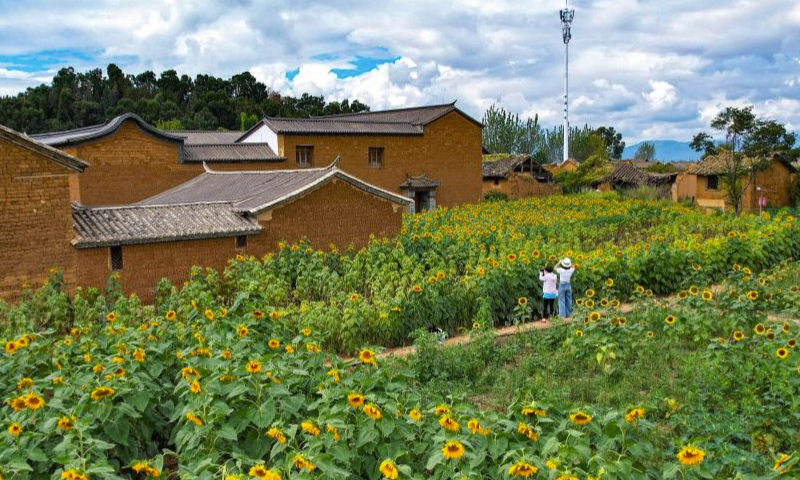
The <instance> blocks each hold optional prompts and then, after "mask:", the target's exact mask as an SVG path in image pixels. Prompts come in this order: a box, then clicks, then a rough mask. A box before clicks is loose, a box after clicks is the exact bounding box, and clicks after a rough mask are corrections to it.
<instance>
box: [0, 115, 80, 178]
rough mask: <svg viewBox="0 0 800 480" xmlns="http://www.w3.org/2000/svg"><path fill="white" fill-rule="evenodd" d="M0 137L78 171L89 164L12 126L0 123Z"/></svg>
mask: <svg viewBox="0 0 800 480" xmlns="http://www.w3.org/2000/svg"><path fill="white" fill-rule="evenodd" d="M0 137H3V138H5V139H6V141H8V142H10V143H12V144H14V145H17V146H18V147H20V148H24V149H26V150H29V151H32V152H34V153H38V154H39V155H42V156H44V157H46V158H48V159H49V160H51V161H53V162H55V163H58V164H59V165H62V166H64V167H67V168H70V169H73V170H76V171H79V172H83V170H84V169H85V168H86V167H88V166H89V163H87V162H85V161H83V160H81V159H80V158H78V157H76V156H74V155H71V154H69V153H67V152H64V151H62V150H59V149H57V148H54V147H51V146H50V145H47V144H46V143H42V142H40V141H39V140H37V139H35V138H33V137H31V136H28V135H26V134H25V133H22V132H18V131H16V130H14V129H13V128H9V127H6V126H5V125H0Z"/></svg>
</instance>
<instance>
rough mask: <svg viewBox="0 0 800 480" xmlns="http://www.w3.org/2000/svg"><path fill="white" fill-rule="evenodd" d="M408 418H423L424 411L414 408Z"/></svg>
mask: <svg viewBox="0 0 800 480" xmlns="http://www.w3.org/2000/svg"><path fill="white" fill-rule="evenodd" d="M408 418H410V419H411V420H414V421H417V420H419V419H421V418H422V413H421V412H420V411H419V410H417V409H416V408H414V409H412V410H411V411H410V412H408Z"/></svg>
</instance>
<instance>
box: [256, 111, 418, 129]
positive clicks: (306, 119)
mask: <svg viewBox="0 0 800 480" xmlns="http://www.w3.org/2000/svg"><path fill="white" fill-rule="evenodd" d="M375 113H379V112H375ZM381 113H382V112H381ZM264 120H266V121H273V120H286V121H290V122H298V121H299V122H331V123H333V122H336V123H369V124H370V125H384V124H385V125H412V126H419V125H421V124H419V123H414V122H403V121H399V120H381V121H379V122H374V121H373V122H365V121H363V120H358V119H339V118H331V117H302V118H294V117H264Z"/></svg>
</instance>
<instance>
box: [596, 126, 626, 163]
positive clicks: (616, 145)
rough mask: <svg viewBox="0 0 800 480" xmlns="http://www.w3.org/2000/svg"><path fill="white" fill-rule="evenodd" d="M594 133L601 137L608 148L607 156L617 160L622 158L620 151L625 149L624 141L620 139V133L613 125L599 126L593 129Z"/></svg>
mask: <svg viewBox="0 0 800 480" xmlns="http://www.w3.org/2000/svg"><path fill="white" fill-rule="evenodd" d="M595 133H596V134H597V135H598V136H599V137H600V138H602V139H603V141H604V142H605V144H606V148H608V156H609V158H611V159H612V160H619V159H621V158H622V152H623V151H624V150H625V142H623V141H622V134H621V133H617V131H616V130H615V129H614V127H600V128H598V129H597V130H595Z"/></svg>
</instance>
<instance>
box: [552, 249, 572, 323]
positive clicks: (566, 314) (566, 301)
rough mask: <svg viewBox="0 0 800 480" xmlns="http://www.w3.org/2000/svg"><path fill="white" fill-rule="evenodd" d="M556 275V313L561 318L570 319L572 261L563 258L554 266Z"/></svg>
mask: <svg viewBox="0 0 800 480" xmlns="http://www.w3.org/2000/svg"><path fill="white" fill-rule="evenodd" d="M556 273H557V274H558V313H559V315H561V318H570V317H572V274H573V273H575V268H574V267H573V266H572V260H570V259H569V258H564V259H563V260H561V261H560V262H558V264H556Z"/></svg>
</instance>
